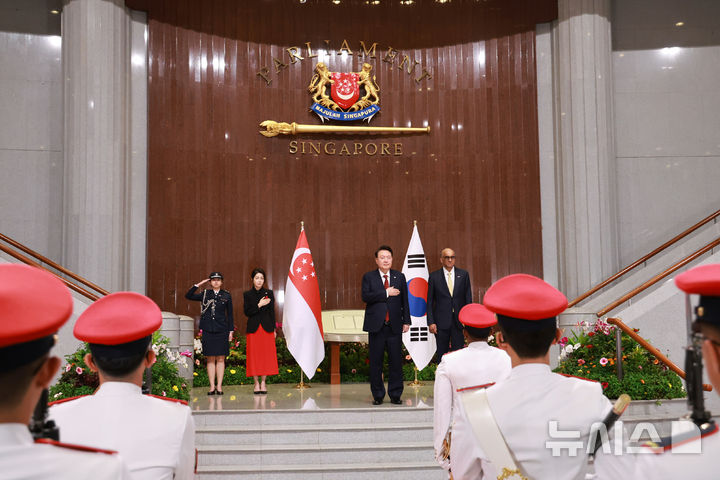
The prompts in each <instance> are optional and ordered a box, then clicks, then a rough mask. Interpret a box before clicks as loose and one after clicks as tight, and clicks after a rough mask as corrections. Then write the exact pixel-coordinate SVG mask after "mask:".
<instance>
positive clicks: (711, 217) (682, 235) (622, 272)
mask: <svg viewBox="0 0 720 480" xmlns="http://www.w3.org/2000/svg"><path fill="white" fill-rule="evenodd" d="M718 216H720V210H718V211H716V212H715V213H712V214H711V215H709V216H707V217H705V218H704V219H702V220H700V221H699V222H698V223H696V224H695V225H693V226H692V227H690V228H688V229H687V230H685V231H684V232H682V233H680V234H679V235H677V236H675V237H673V238H672V239H670V240H668V241H667V242H665V243H663V244H662V245H660V246H659V247H658V248H656V249H655V250H653V251H652V252H650V253H648V254H647V255H645V256H644V257H642V258H640V259H639V260H636V261H635V262H633V263H631V264H630V265H628V266H627V267H625V268H623V269H622V270H620V271H619V272H617V273H616V274H615V275H613V276H612V277H610V278H608V279H606V280H604V281H603V282H601V283H599V284H597V285H596V286H594V287H593V288H591V289H590V290H588V291H587V292H585V293H583V294H582V295H580V296H579V297H577V298H576V299H574V300H573V301H572V302H570V303H569V304H568V308H569V307H573V306H575V305H577V304H578V303H580V302H582V301H583V300H585V299H586V298H588V297H589V296H590V295H592V294H594V293H595V292H597V291H598V290H600V289H602V288H604V287H606V286H607V285H609V284H610V283H612V282H614V281H615V280H617V279H618V278H620V277H622V276H623V275H625V274H626V273H628V272H629V271H630V270H632V269H634V268H635V267H637V266H639V265H641V264H643V263H645V262H647V261H648V260H649V259H651V258H652V257H654V256H655V255H657V254H658V253H660V252H662V251H663V250H665V249H666V248H667V247H669V246H671V245H673V244H674V243H677V242H678V241H679V240H682V239H683V238H685V237H686V236H688V235H690V234H691V233H692V232H694V231H695V230H697V229H698V228H700V227H702V226H704V225H705V224H707V223H709V222H711V221H712V220H714V219H715V218H716V217H718Z"/></svg>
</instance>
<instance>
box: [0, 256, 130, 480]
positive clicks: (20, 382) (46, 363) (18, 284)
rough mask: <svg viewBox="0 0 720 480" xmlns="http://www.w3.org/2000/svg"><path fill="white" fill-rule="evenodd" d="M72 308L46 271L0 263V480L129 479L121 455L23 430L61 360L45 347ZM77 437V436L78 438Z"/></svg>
mask: <svg viewBox="0 0 720 480" xmlns="http://www.w3.org/2000/svg"><path fill="white" fill-rule="evenodd" d="M28 295H30V296H28ZM72 308H73V300H72V296H71V295H70V291H69V290H68V289H67V287H66V286H65V285H63V283H62V282H61V281H60V280H58V279H57V278H55V277H54V276H53V275H51V274H50V273H47V272H45V271H42V270H40V269H37V268H34V267H28V266H26V265H11V264H4V265H0V392H2V393H0V477H2V478H3V479H7V480H20V479H22V480H41V479H42V480H45V479H50V478H52V479H68V480H81V479H86V480H96V479H103V480H104V479H125V480H129V479H130V478H131V477H130V473H129V471H128V470H127V468H126V466H125V464H124V463H123V461H122V459H121V458H120V456H119V455H117V454H115V453H114V452H108V451H101V450H96V449H93V448H88V447H80V446H77V445H66V444H63V443H60V442H57V441H52V440H47V439H40V440H36V441H35V442H33V438H32V435H31V434H30V430H28V421H29V420H30V417H31V415H32V413H33V409H35V406H36V404H38V400H39V399H40V398H41V395H42V393H43V391H44V390H45V389H47V387H48V385H49V384H50V381H51V380H52V379H53V376H54V375H55V373H56V372H57V370H58V368H59V367H60V359H59V358H58V357H52V356H50V355H49V351H50V349H51V348H52V346H53V345H54V344H55V335H54V334H55V333H56V332H57V331H58V330H59V329H60V327H61V326H62V325H63V324H64V323H65V322H66V321H67V320H68V318H70V315H71V314H72ZM45 398H47V397H45ZM43 406H44V405H40V407H43ZM60 434H61V435H62V431H61V432H60ZM82 440H83V439H78V442H77V443H81V442H82Z"/></svg>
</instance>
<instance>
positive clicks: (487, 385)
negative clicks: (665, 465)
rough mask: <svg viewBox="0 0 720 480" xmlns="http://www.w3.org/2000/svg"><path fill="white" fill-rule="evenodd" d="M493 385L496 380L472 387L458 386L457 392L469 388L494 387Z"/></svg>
mask: <svg viewBox="0 0 720 480" xmlns="http://www.w3.org/2000/svg"><path fill="white" fill-rule="evenodd" d="M493 385H495V382H490V383H485V384H483V385H473V386H472V387H463V388H458V389H457V390H456V392H458V393H460V392H467V391H468V390H476V389H478V388H487V387H492V386H493Z"/></svg>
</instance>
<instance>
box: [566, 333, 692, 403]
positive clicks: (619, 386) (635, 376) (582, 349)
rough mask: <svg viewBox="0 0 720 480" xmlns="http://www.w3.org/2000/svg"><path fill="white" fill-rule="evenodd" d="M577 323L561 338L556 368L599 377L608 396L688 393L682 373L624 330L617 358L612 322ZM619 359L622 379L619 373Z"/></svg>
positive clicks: (653, 397) (665, 396) (658, 396)
mask: <svg viewBox="0 0 720 480" xmlns="http://www.w3.org/2000/svg"><path fill="white" fill-rule="evenodd" d="M577 327H578V328H577V330H575V331H573V332H572V333H571V334H570V336H569V337H563V338H562V339H561V340H560V343H559V346H560V357H559V360H560V363H559V365H558V366H557V368H556V369H555V370H554V371H555V372H557V373H563V374H567V375H572V376H576V377H582V378H587V379H589V380H596V381H598V382H600V384H601V385H602V387H603V391H604V393H605V395H606V396H607V397H609V398H617V397H618V396H619V395H620V394H621V393H627V394H628V395H630V396H631V397H632V399H633V400H657V399H669V398H683V397H685V396H686V392H685V388H684V387H683V383H682V380H681V379H680V377H679V376H678V375H677V374H675V373H674V372H673V371H671V370H669V369H668V368H667V366H665V365H664V364H663V363H662V362H660V361H659V360H658V359H657V358H655V356H653V355H652V354H650V352H648V351H647V350H645V349H644V348H642V347H641V346H640V344H638V343H637V342H636V341H635V340H633V339H632V338H630V337H629V336H628V335H626V334H624V333H623V334H622V337H621V344H622V348H621V358H620V359H619V360H618V358H617V352H616V341H615V327H614V326H613V325H609V324H608V323H607V322H605V321H604V320H602V319H599V320H598V321H597V322H596V323H595V325H590V324H589V323H588V322H580V323H578V324H577ZM635 331H637V330H635ZM619 361H621V362H622V369H623V379H622V380H619V379H618V376H617V366H618V363H619Z"/></svg>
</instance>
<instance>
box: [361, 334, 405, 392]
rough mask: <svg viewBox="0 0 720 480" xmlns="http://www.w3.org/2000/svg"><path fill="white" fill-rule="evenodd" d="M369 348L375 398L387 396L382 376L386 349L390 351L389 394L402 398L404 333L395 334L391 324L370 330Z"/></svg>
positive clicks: (371, 388)
mask: <svg viewBox="0 0 720 480" xmlns="http://www.w3.org/2000/svg"><path fill="white" fill-rule="evenodd" d="M368 349H369V355H370V391H371V392H372V396H373V398H376V399H382V398H384V397H385V384H384V383H383V378H382V369H383V360H384V356H385V351H386V350H387V352H388V367H389V370H390V372H389V378H388V389H387V391H388V395H389V396H390V398H400V396H401V395H402V392H403V376H402V334H395V333H393V332H392V330H391V329H390V326H389V325H386V326H384V327H383V328H381V329H380V331H379V332H368Z"/></svg>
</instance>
